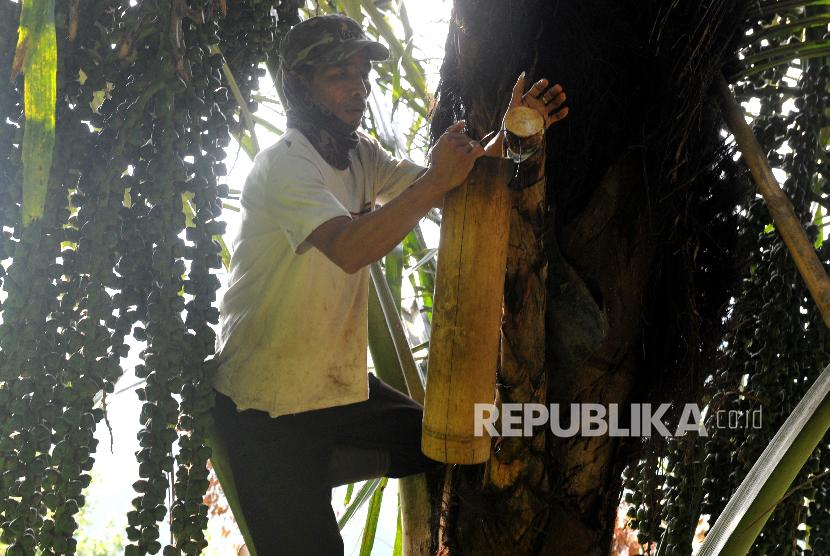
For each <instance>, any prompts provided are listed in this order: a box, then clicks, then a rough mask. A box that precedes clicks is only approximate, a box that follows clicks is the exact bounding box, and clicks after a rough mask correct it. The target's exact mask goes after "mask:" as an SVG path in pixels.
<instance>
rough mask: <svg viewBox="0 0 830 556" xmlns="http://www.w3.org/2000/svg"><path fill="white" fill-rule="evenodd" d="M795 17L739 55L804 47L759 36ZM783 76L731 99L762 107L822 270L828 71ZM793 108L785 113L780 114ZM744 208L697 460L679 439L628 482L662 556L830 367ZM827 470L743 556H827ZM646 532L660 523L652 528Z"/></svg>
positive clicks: (806, 65) (759, 210) (763, 131)
mask: <svg viewBox="0 0 830 556" xmlns="http://www.w3.org/2000/svg"><path fill="white" fill-rule="evenodd" d="M793 9H794V10H795V11H794V12H793V13H776V14H769V15H765V17H764V19H759V20H758V21H757V24H756V25H755V28H754V31H753V35H756V36H760V34H761V33H762V32H764V35H763V39H764V40H765V41H767V44H764V45H763V46H762V45H761V42H760V40H758V41H752V40H750V41H749V44H748V45H747V47H746V49H745V50H744V52H743V53H744V55H747V56H748V55H752V54H757V53H759V52H761V51H763V50H764V49H774V48H781V47H787V46H795V45H797V44H798V43H799V42H800V41H802V40H804V38H805V37H807V38H809V37H810V33H809V32H807V33H804V34H802V33H801V31H798V32H797V33H795V32H794V33H786V32H784V33H777V34H775V33H772V34H771V33H767V32H765V31H766V30H767V29H768V28H769V27H770V26H771V25H773V24H776V23H787V22H788V21H795V20H797V19H799V18H802V17H804V16H805V12H804V11H803V8H798V7H796V8H793ZM806 15H811V14H806ZM787 18H789V19H787ZM824 38H825V40H826V38H827V37H824ZM788 67H789V66H787V65H778V66H773V67H769V68H766V69H763V70H762V71H758V72H756V73H753V74H752V75H750V76H749V77H747V78H746V79H744V80H742V81H739V82H738V84H737V85H736V87H735V95H736V97H737V98H738V100H739V101H744V102H748V101H750V100H751V99H757V100H758V101H759V104H758V105H757V106H759V113H758V115H757V117H755V119H754V122H753V126H754V132H755V135H756V137H757V138H758V140H759V142H760V143H761V145H762V147H763V148H764V151H765V152H766V155H767V158H768V159H769V161H770V164H771V165H772V167H773V168H777V169H780V170H781V171H782V172H783V174H781V175H783V176H784V179H783V180H782V187H783V189H784V191H785V192H786V193H787V195H788V197H789V198H790V199H791V200H792V203H793V206H794V208H795V211H796V214H797V215H798V216H799V217H800V218H801V221H802V223H803V225H804V226H805V229H806V230H807V233H808V236H809V237H810V239H811V240H812V241H816V245H817V250H818V253H819V258H820V259H821V260H822V261H823V263H824V264H825V265H828V264H830V246H828V243H827V242H824V243H822V242H821V241H820V240H818V238H819V228H818V227H817V226H816V222H814V219H815V216H814V215H815V214H816V210H818V214H819V215H820V216H821V217H822V218H824V219H826V217H827V214H828V208H830V207H828V203H827V201H826V198H827V196H828V195H830V181H828V177H830V145H828V141H827V136H828V133H830V132H829V131H828V130H830V117H828V112H827V110H828V107H830V93H828V87H830V66H828V65H827V64H826V63H825V61H824V60H823V59H816V60H803V61H801V62H796V63H795V64H794V65H793V66H792V67H793V68H794V69H796V70H797V71H796V72H795V73H792V72H790V73H789V75H788ZM790 107H792V108H793V109H794V110H792V111H789V108H790ZM817 206H818V209H817ZM743 207H744V209H745V217H744V219H743V220H744V221H743V224H742V225H741V233H742V240H741V241H742V245H743V249H742V250H741V252H746V253H748V254H749V255H748V257H747V260H745V261H744V262H743V267H744V272H743V278H742V282H741V287H740V295H739V296H736V300H735V302H734V305H733V307H732V308H731V310H730V312H729V326H728V332H727V335H726V338H725V341H724V344H723V345H722V346H721V349H720V350H719V352H718V354H717V356H716V359H714V360H713V361H712V365H711V368H710V369H709V373H708V374H710V375H711V376H710V377H709V379H708V381H707V390H706V394H705V397H704V402H705V403H707V404H708V406H709V411H708V414H707V419H706V422H705V426H706V428H707V431H708V433H709V436H708V438H702V439H699V440H698V442H700V443H701V444H702V450H701V451H700V452H697V451H692V452H690V451H689V450H684V449H682V444H683V443H684V442H689V440H688V439H672V440H670V441H669V442H668V445H667V446H666V447H665V448H664V452H662V454H663V457H662V459H661V462H660V465H659V466H649V465H643V464H646V463H647V461H643V462H640V463H641V464H640V465H637V466H632V467H630V468H629V469H627V471H626V475H625V477H626V478H625V483H624V484H625V486H626V488H627V489H628V490H629V491H630V492H628V494H627V500H628V502H629V503H631V504H632V507H631V509H630V511H629V517H631V518H632V522H631V526H632V527H634V528H637V529H638V531H639V533H640V541H641V542H643V543H646V542H655V543H658V542H665V543H666V546H667V552H666V553H670V554H683V553H688V551H689V550H690V547H691V546H692V535H693V533H694V529H695V528H694V526H695V525H696V523H692V522H690V520H689V516H701V515H706V516H708V521H709V524H710V525H712V524H714V522H715V520H716V519H717V517H718V516H719V515H720V513H721V512H722V511H723V509H724V507H725V506H726V503H727V502H728V500H729V497H730V496H731V494H732V493H733V492H734V491H735V489H736V488H737V487H738V485H739V484H740V483H741V481H742V480H743V478H744V477H745V476H746V473H747V472H748V471H749V469H750V468H751V467H752V465H753V464H754V463H755V461H756V460H757V458H758V456H760V454H761V452H763V450H764V449H765V448H766V447H767V445H768V443H769V441H770V439H771V438H772V436H773V435H774V434H775V432H776V431H777V430H778V428H779V427H780V426H781V424H782V423H783V422H784V420H785V419H786V418H787V417H788V416H789V414H790V413H791V411H792V410H793V408H794V407H795V405H796V404H797V403H798V401H799V400H800V399H801V397H802V396H803V395H804V393H806V391H807V389H808V388H809V387H810V385H811V384H812V383H813V381H814V380H815V379H816V377H817V376H818V374H819V373H820V372H821V371H822V370H823V368H824V367H825V366H826V365H827V364H828V362H830V361H828V360H827V358H826V354H827V353H830V338H828V334H827V332H826V328H825V326H824V324H823V322H822V320H821V317H820V315H819V313H818V311H817V309H816V308H815V304H814V303H813V301H812V299H811V298H810V297H809V293H808V292H807V289H806V287H805V286H804V285H803V281H802V280H801V278H800V276H799V275H798V272H797V270H796V268H795V266H794V264H793V262H792V257H791V256H790V254H789V252H788V251H787V249H786V247H785V246H784V244H783V242H782V241H781V239H780V236H779V235H778V234H777V232H776V231H775V229H774V227H773V226H772V225H771V222H770V216H769V212H768V210H767V208H766V206H765V204H764V202H763V200H761V199H759V198H755V197H754V196H753V197H751V198H748V199H746V200H745V202H744V203H743ZM817 240H818V241H817ZM758 410H760V416H761V417H760V419H758V418H757V415H756V418H755V421H753V417H752V416H751V415H752V412H753V411H755V412H758ZM718 411H722V412H723V413H722V414H721V416H723V415H727V412H729V411H733V412H734V414H735V415H740V416H741V421H740V423H739V426H736V427H729V426H724V421H725V419H720V426H719V423H718V419H717V413H716V412H718ZM755 425H760V428H756V427H755ZM828 467H830V451H828V450H827V449H826V446H820V448H819V449H818V450H816V452H815V453H814V454H813V455H812V456H811V458H810V459H809V460H808V462H807V464H806V465H805V467H804V468H803V469H802V471H801V472H800V474H799V475H798V476H797V477H796V479H795V481H794V485H798V486H799V490H798V494H797V495H796V496H789V497H787V498H786V499H784V500H782V501H781V503H780V504H778V506H777V507H776V510H775V512H774V513H773V514H772V516H771V518H770V520H769V521H768V522H767V524H766V525H765V527H764V529H763V531H762V533H761V535H760V536H759V537H758V539H757V541H756V543H755V545H754V546H753V549H752V552H751V553H752V554H778V553H784V552H786V553H792V552H793V551H795V553H798V554H825V553H827V552H828V550H830V512H828V511H827V509H828V505H830V498H828V496H829V495H830V489H828V487H827V484H826V481H822V480H820V477H821V476H822V475H821V473H822V472H823V471H824V470H826V469H827V468H828ZM662 473H664V474H665V477H664V479H663V480H660V481H658V483H659V484H657V485H655V484H654V481H650V479H649V477H650V476H653V475H655V474H658V475H659V474H662ZM817 479H819V480H817ZM655 494H656V496H655ZM655 499H659V500H660V501H661V504H659V506H658V505H657V504H654V503H653V502H650V500H655ZM678 500H680V501H681V503H679V504H678ZM678 508H679V509H678ZM655 523H662V525H661V526H659V527H657V528H656V529H655V527H654V526H653V525H654V524H655Z"/></svg>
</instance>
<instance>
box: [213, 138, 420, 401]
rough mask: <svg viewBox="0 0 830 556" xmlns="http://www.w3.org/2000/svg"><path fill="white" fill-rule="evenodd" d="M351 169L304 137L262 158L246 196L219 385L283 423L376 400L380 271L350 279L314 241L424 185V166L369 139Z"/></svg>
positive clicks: (220, 340)
mask: <svg viewBox="0 0 830 556" xmlns="http://www.w3.org/2000/svg"><path fill="white" fill-rule="evenodd" d="M358 135H359V138H360V141H359V144H358V146H357V148H356V149H354V150H353V151H352V153H351V164H350V166H349V168H347V169H345V170H338V169H336V168H334V167H333V166H331V165H329V164H328V163H327V162H326V161H325V160H323V158H322V157H321V156H320V155H319V153H317V151H316V150H315V149H314V147H313V146H312V145H311V143H310V142H309V141H308V139H306V137H305V136H304V135H303V134H302V133H301V132H299V131H298V130H296V129H288V130H287V131H286V133H285V134H284V135H283V136H282V137H281V138H280V139H279V140H278V141H277V142H276V143H275V144H274V145H272V146H271V147H269V148H267V149H265V150H263V151H261V152H260V153H258V154H257V155H256V157H255V158H254V166H253V169H252V170H251V172H250V174H249V175H248V177H247V179H246V181H245V185H244V187H243V189H242V196H241V205H242V224H241V228H240V230H239V235H238V236H237V237H236V238H235V240H234V243H233V255H232V256H231V266H230V281H229V289H228V290H227V292H226V293H225V296H224V298H223V299H222V301H221V303H220V321H219V324H220V327H221V330H220V333H219V335H218V337H217V340H216V357H215V361H216V363H217V364H218V366H217V367H216V370H215V372H214V373H213V374H212V376H211V383H212V384H213V386H214V387H215V388H216V389H217V390H218V391H219V392H222V393H223V394H225V395H226V396H228V397H230V398H231V399H233V401H234V402H235V403H236V405H237V407H238V409H239V410H240V411H241V410H244V409H249V408H254V409H259V410H262V411H267V412H268V413H269V414H270V415H271V416H272V417H277V416H279V415H284V414H288V413H297V412H300V411H309V410H312V409H320V408H324V407H332V406H337V405H345V404H350V403H355V402H360V401H364V400H367V399H368V398H369V382H368V376H367V366H366V363H367V361H366V350H367V343H368V332H367V319H368V315H367V313H368V292H369V290H368V287H369V282H368V279H369V278H368V276H369V273H368V268H366V267H364V268H362V269H360V270H359V271H358V272H355V273H354V274H347V273H346V272H344V271H343V270H342V269H341V268H340V267H338V266H337V265H336V264H334V263H333V262H331V261H330V260H329V259H328V257H326V256H325V255H324V254H323V253H321V252H320V251H319V250H318V249H316V248H314V247H313V246H311V244H309V243H308V242H307V241H305V239H306V238H307V237H308V235H309V234H310V233H311V232H312V231H314V229H315V228H317V227H318V226H319V225H320V224H322V223H324V222H326V221H328V220H331V219H332V218H335V217H338V216H343V215H346V216H349V215H350V214H351V215H352V216H353V217H354V216H357V215H358V214H361V213H364V212H368V211H370V210H371V209H372V208H373V207H374V206H375V203H380V204H383V203H385V202H388V201H389V200H391V199H393V198H394V197H396V196H397V195H398V194H399V193H401V192H402V191H403V190H404V189H406V188H407V187H408V186H409V185H411V184H412V182H413V181H415V179H416V178H417V177H418V175H419V174H420V173H421V172H422V171H423V170H424V168H423V167H421V166H419V165H417V164H414V163H412V162H409V161H406V160H398V159H396V158H393V157H391V156H390V155H389V154H387V153H386V151H384V150H383V149H382V148H381V147H380V145H379V144H378V142H377V141H376V140H375V139H373V138H371V137H369V136H368V135H365V134H362V133H359V132H358Z"/></svg>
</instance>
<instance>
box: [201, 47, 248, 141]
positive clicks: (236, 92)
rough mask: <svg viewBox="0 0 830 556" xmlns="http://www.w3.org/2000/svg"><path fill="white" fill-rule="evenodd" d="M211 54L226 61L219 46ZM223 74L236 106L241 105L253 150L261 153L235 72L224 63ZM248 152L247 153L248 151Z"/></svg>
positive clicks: (213, 48)
mask: <svg viewBox="0 0 830 556" xmlns="http://www.w3.org/2000/svg"><path fill="white" fill-rule="evenodd" d="M210 52H211V53H212V54H219V55H221V56H222V58H223V59H224V57H225V55H224V54H222V51H221V50H220V49H219V45H216V44H214V45H211V47H210ZM222 73H223V74H224V75H225V81H227V82H228V87H229V88H230V90H231V93H232V94H233V98H234V99H235V100H236V104H238V105H239V110H240V112H241V114H242V120H243V121H244V122H245V127H246V128H247V129H248V133H250V138H249V140H250V142H251V143H252V150H253V151H254V152H259V142H258V141H257V138H256V130H255V129H254V118H253V115H252V114H251V111H250V110H249V109H248V102H247V101H246V100H245V97H243V96H242V91H241V90H240V89H239V85H237V83H236V78H235V77H234V76H233V72H232V71H231V68H230V66H228V64H227V62H223V63H222ZM246 152H247V151H246Z"/></svg>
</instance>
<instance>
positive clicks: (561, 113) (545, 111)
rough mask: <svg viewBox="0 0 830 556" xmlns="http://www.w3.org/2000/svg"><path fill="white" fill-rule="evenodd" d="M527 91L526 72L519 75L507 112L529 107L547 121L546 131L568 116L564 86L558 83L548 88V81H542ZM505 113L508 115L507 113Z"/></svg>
mask: <svg viewBox="0 0 830 556" xmlns="http://www.w3.org/2000/svg"><path fill="white" fill-rule="evenodd" d="M524 90H525V72H522V73H521V75H519V78H518V79H517V80H516V84H515V85H513V92H512V94H511V95H510V104H509V105H508V106H507V110H510V109H511V108H514V107H516V106H527V107H528V108H533V109H534V110H536V111H537V112H539V114H541V115H542V117H543V118H544V119H545V129H546V130H547V129H548V128H549V127H550V126H552V125H553V124H554V123H556V122H558V121H559V120H561V119H562V118H564V117H565V116H567V115H568V107H567V106H565V107H564V108H561V107H562V103H564V102H565V98H566V97H565V91H564V90H562V86H561V85H560V84H559V83H557V84H556V85H554V86H552V87H548V80H547V79H540V80H539V81H537V82H536V83H534V84H533V86H532V87H531V88H530V90H529V91H528V92H526V93H524V94H522V92H523V91H524ZM505 113H507V112H506V111H505Z"/></svg>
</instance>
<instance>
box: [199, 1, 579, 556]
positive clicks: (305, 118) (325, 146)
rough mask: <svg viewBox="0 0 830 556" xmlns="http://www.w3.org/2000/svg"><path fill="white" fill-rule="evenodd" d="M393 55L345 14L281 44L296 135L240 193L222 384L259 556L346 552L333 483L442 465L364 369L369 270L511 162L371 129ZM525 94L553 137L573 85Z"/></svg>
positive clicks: (224, 321) (446, 141) (460, 138)
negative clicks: (421, 152) (373, 84)
mask: <svg viewBox="0 0 830 556" xmlns="http://www.w3.org/2000/svg"><path fill="white" fill-rule="evenodd" d="M388 54H389V53H388V50H387V49H386V47H384V46H383V45H381V44H380V43H378V42H374V41H370V40H368V39H367V38H366V35H365V34H364V32H363V30H362V29H361V28H360V26H359V24H358V23H357V22H355V21H354V20H352V19H350V18H348V17H346V16H342V15H327V16H320V17H315V18H311V19H309V20H307V21H305V22H302V23H300V24H298V25H296V26H295V27H294V28H292V29H291V31H289V32H288V34H287V35H286V36H285V38H284V39H283V41H282V44H281V48H280V72H281V75H280V82H281V84H282V88H283V93H284V97H285V99H286V100H287V103H288V107H287V108H288V112H287V116H288V130H287V132H286V133H285V134H284V135H283V136H282V137H281V138H280V140H279V141H278V142H277V143H276V144H274V145H273V146H272V147H270V148H268V149H265V150H264V151H262V152H261V153H260V154H259V155H258V156H257V157H256V159H255V162H254V167H253V169H252V171H251V173H250V175H249V176H248V178H247V181H246V183H245V186H244V189H243V192H242V198H241V203H242V224H241V228H240V232H239V236H238V238H237V239H236V242H235V248H234V254H233V258H232V259H231V272H230V287H229V290H228V292H227V293H226V295H225V297H224V300H223V302H222V305H221V327H222V330H221V334H220V337H219V339H218V348H219V349H218V350H217V357H216V361H217V363H218V367H217V371H216V373H215V375H214V378H213V384H214V387H215V389H216V390H217V403H216V408H215V418H216V422H217V427H218V430H219V433H220V434H221V435H222V436H223V437H224V438H223V441H224V442H225V443H226V445H227V446H228V448H229V449H228V454H229V459H230V461H229V462H228V463H229V466H230V467H231V469H232V471H233V475H234V477H235V482H236V487H237V491H238V494H239V498H240V505H241V507H242V512H243V514H244V518H245V521H246V522H247V525H248V528H249V531H250V533H251V537H252V538H253V539H254V542H255V545H256V549H257V551H258V552H259V553H260V554H269V555H270V554H335V553H342V551H343V542H342V539H341V537H340V534H339V531H338V527H337V521H336V519H335V516H334V513H333V511H332V508H331V488H332V487H333V486H336V485H340V484H346V483H349V482H354V481H356V480H362V479H367V478H370V477H379V476H388V477H403V476H407V475H411V474H415V473H419V472H422V471H425V470H427V469H429V468H430V467H433V466H438V465H440V464H438V463H437V462H435V461H433V460H431V459H429V458H427V457H426V456H424V455H423V454H422V453H421V450H420V439H421V418H422V408H421V406H420V405H419V404H418V403H417V402H415V401H413V400H411V399H410V398H408V397H407V396H405V395H403V394H401V393H399V392H397V391H396V390H394V389H393V388H391V387H389V386H388V385H386V384H385V383H383V382H382V381H381V380H379V379H378V378H376V377H375V376H374V375H372V374H368V375H367V373H366V350H367V332H366V321H367V303H368V301H367V294H368V271H367V268H366V266H367V265H369V264H370V263H372V262H374V261H377V260H379V259H380V258H381V257H383V256H384V255H385V254H386V253H388V252H389V251H390V250H391V249H392V248H393V247H394V246H395V245H397V244H398V243H399V242H400V241H401V240H402V239H403V238H404V236H405V235H406V234H407V233H408V232H409V231H410V230H411V229H412V228H413V227H414V226H415V225H417V223H418V222H419V220H420V219H421V218H422V217H423V216H424V215H425V214H426V213H427V212H428V211H429V210H430V209H431V208H432V207H440V206H441V204H442V201H443V197H444V195H445V194H446V193H447V192H448V191H450V190H451V189H453V188H455V187H457V186H459V185H460V184H461V183H462V182H463V181H464V180H465V178H466V177H467V175H468V173H469V172H470V170H471V169H472V167H473V164H474V162H475V160H476V159H477V158H479V157H481V156H484V155H493V156H500V155H501V151H502V145H501V143H502V137H501V134H498V135H496V136H495V137H494V139H493V140H492V141H491V142H490V143H489V144H488V145H487V147H486V148H485V147H482V145H481V144H480V143H479V142H478V141H474V140H472V139H470V137H468V136H467V135H465V134H464V132H463V128H464V122H463V121H461V122H456V123H454V124H453V125H451V126H450V127H449V128H448V129H447V130H446V132H445V133H444V134H443V135H442V136H441V137H440V138H439V140H438V141H437V142H436V144H435V146H434V147H433V149H432V151H431V153H430V160H429V166H428V167H427V168H424V167H421V166H418V165H416V164H414V163H412V162H409V161H406V160H397V159H395V158H392V157H390V156H389V155H388V154H386V153H385V152H384V151H383V149H382V148H381V147H380V146H379V144H378V143H377V141H375V140H374V139H372V138H370V137H369V136H367V135H365V134H363V133H360V132H358V131H357V128H358V126H359V125H360V122H361V119H362V117H363V112H364V109H365V107H366V100H367V97H368V95H369V90H370V82H369V72H370V70H371V62H372V61H375V60H384V59H386V57H387V56H388ZM524 88H525V83H524V76H523V75H522V76H520V77H519V79H518V80H517V82H516V84H515V87H514V90H513V95H512V98H511V101H510V106H517V105H519V104H525V105H527V106H530V107H531V108H534V109H536V110H537V111H539V112H540V113H541V114H542V115H543V117H544V118H545V124H546V126H550V125H551V124H553V123H554V122H556V121H558V120H559V119H561V118H563V117H565V115H567V109H566V108H563V109H561V110H560V106H561V105H562V103H563V102H564V101H565V94H564V93H563V92H562V89H561V87H560V86H559V85H555V86H553V87H548V83H547V81H545V80H541V81H539V82H537V83H536V84H535V85H534V86H533V87H531V89H530V90H529V91H528V92H527V94H525V95H523V94H522V93H523V91H524ZM376 203H380V204H381V205H382V206H381V207H380V208H377V209H375V205H376ZM312 247H313V248H312Z"/></svg>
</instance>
